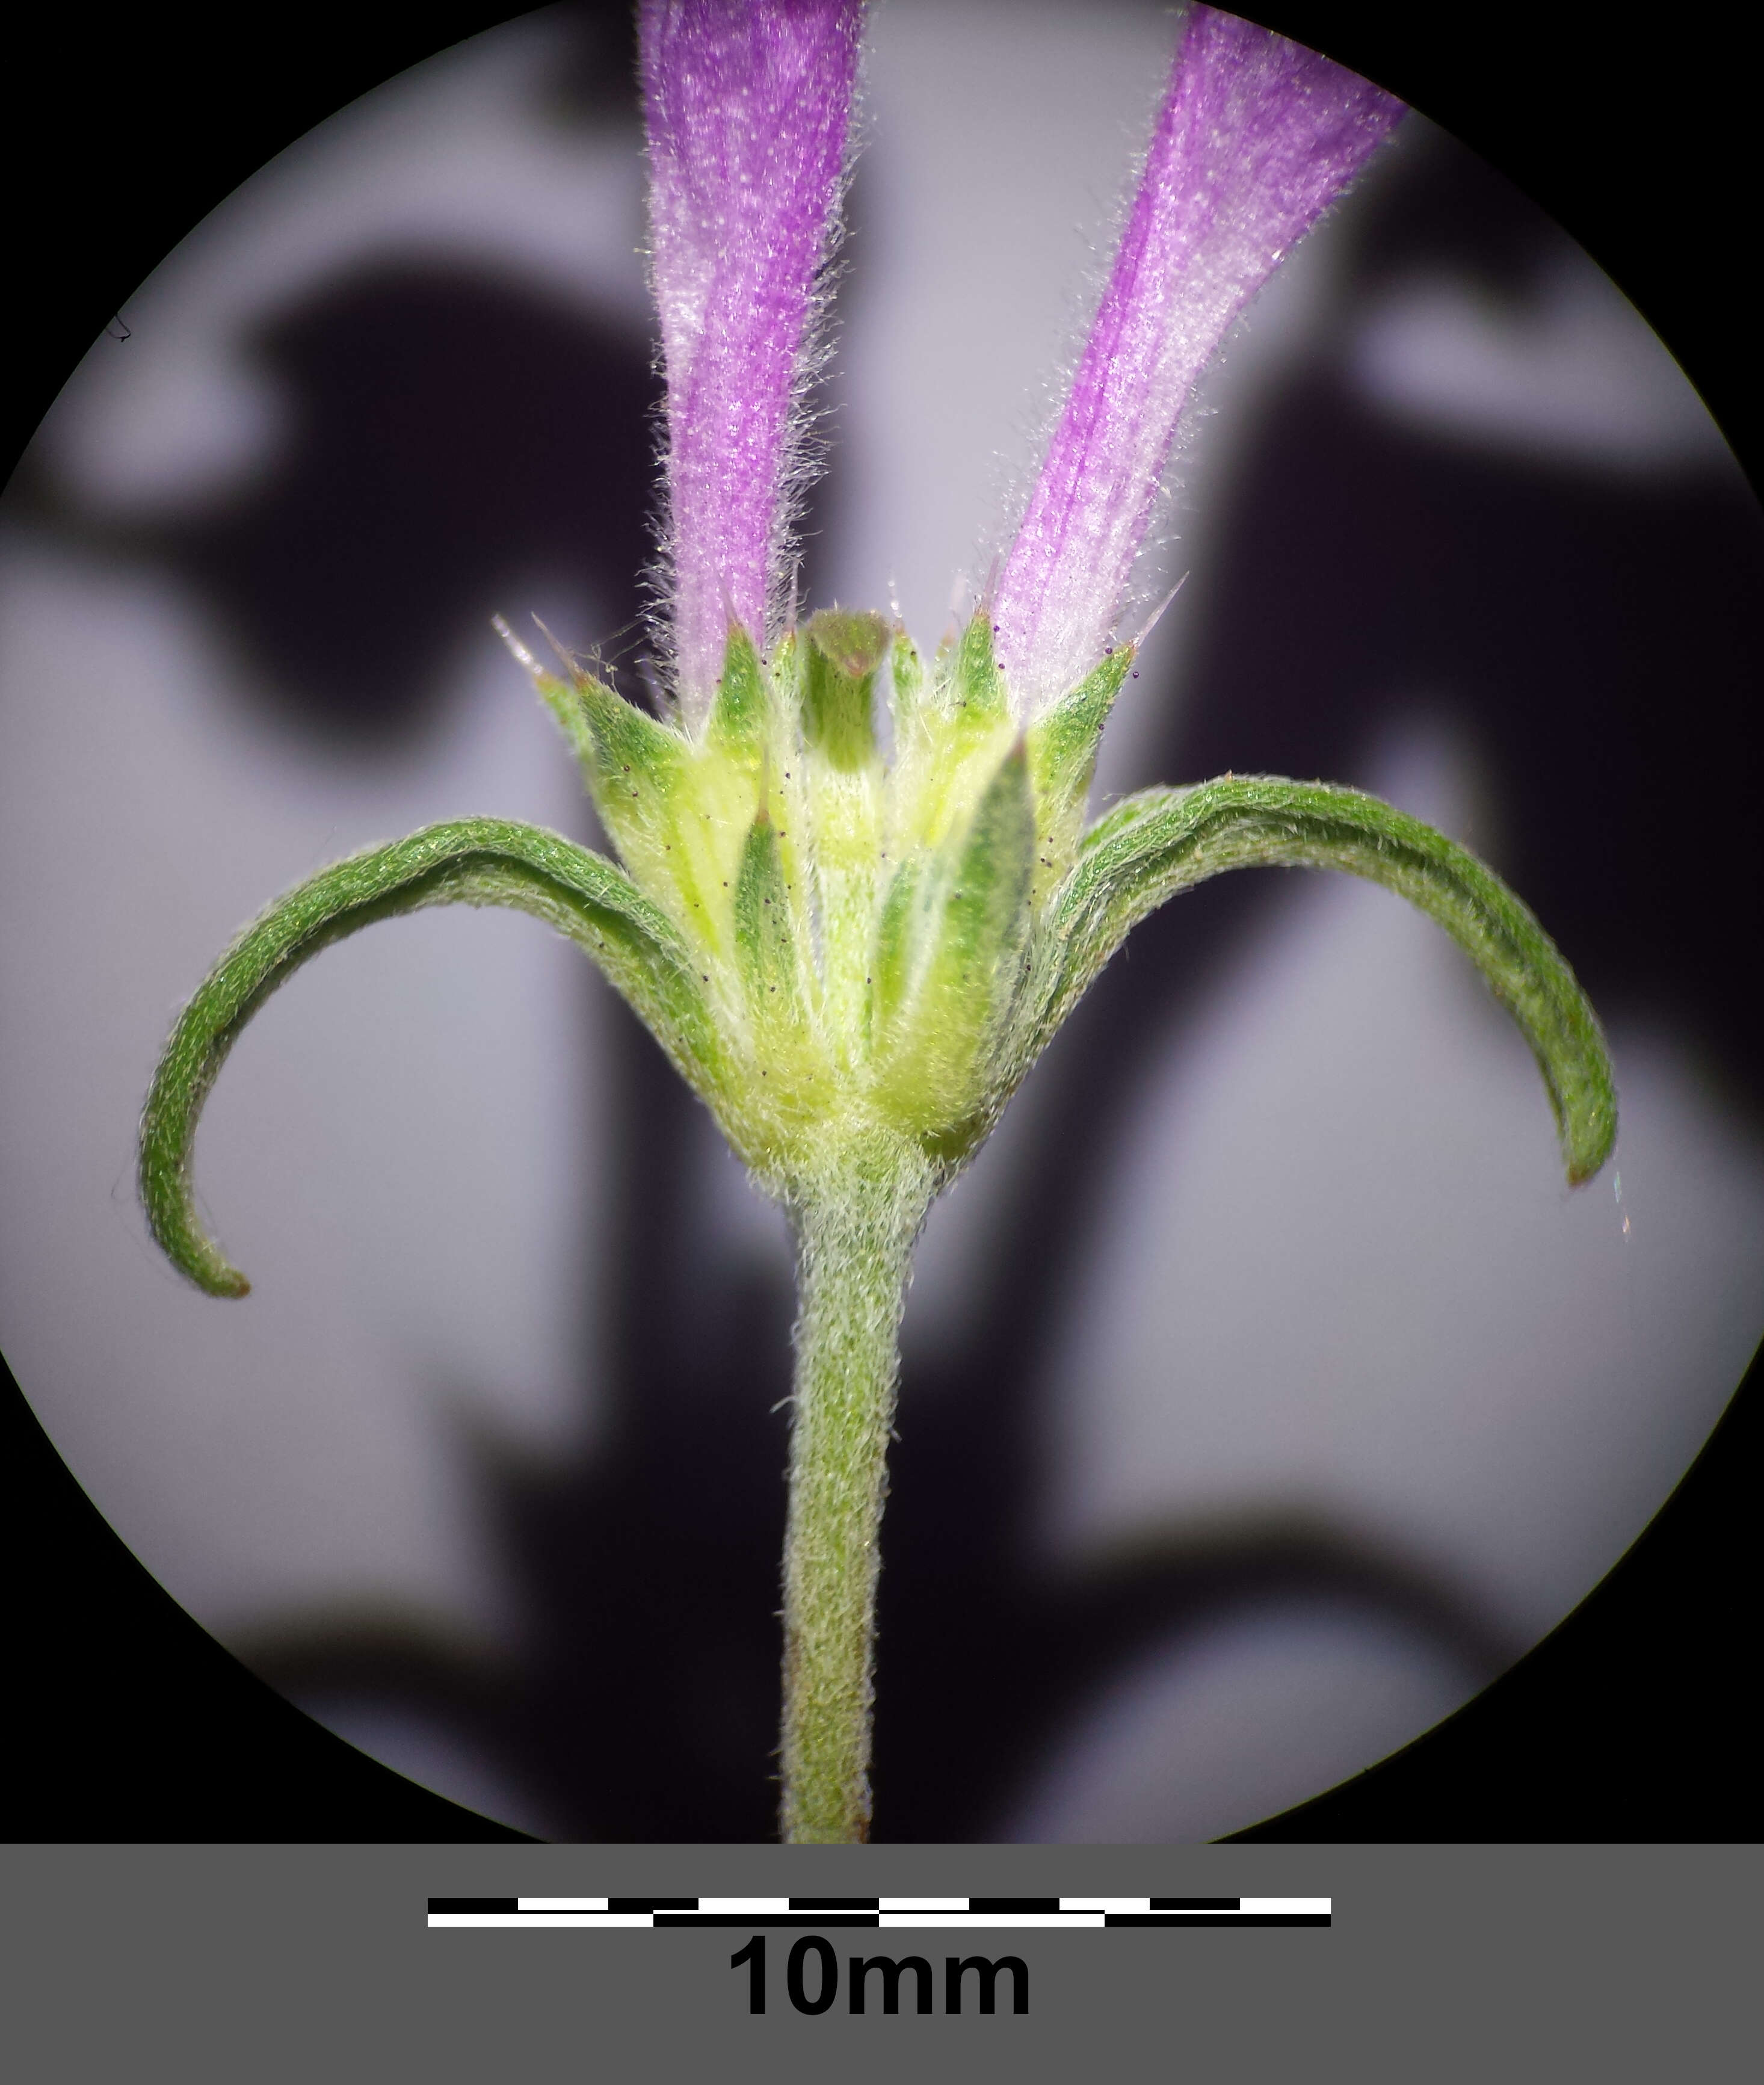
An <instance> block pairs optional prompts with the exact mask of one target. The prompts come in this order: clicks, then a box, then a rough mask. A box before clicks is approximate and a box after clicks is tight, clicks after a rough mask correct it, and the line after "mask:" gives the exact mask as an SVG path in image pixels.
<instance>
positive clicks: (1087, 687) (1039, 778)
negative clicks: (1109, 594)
mask: <svg viewBox="0 0 1764 2085" xmlns="http://www.w3.org/2000/svg"><path fill="white" fill-rule="evenodd" d="M1133 656H1134V654H1133V647H1132V646H1131V645H1130V644H1117V645H1116V646H1115V647H1114V648H1113V650H1112V651H1110V652H1109V653H1108V654H1107V655H1106V656H1105V657H1104V658H1103V660H1101V662H1100V664H1099V665H1097V667H1096V670H1095V671H1094V672H1093V673H1092V674H1091V675H1090V676H1089V677H1088V679H1087V680H1085V681H1083V682H1080V683H1079V686H1077V687H1075V688H1074V689H1073V690H1072V691H1071V694H1069V695H1066V696H1064V697H1062V699H1061V700H1060V701H1059V702H1058V703H1055V704H1054V707H1053V708H1052V709H1050V710H1049V711H1048V712H1047V714H1046V716H1044V717H1042V718H1041V720H1040V721H1039V722H1038V723H1037V724H1034V725H1033V726H1032V727H1031V728H1030V731H1029V734H1028V751H1029V779H1030V782H1031V783H1032V785H1033V788H1034V791H1035V817H1036V850H1035V855H1036V859H1035V878H1034V886H1035V887H1034V902H1035V906H1036V909H1037V911H1040V909H1041V906H1042V905H1043V904H1044V903H1045V902H1046V900H1047V898H1048V897H1049V894H1051V893H1052V891H1053V890H1054V886H1055V885H1057V884H1058V882H1059V881H1060V880H1061V879H1062V877H1064V875H1065V874H1066V870H1067V869H1068V868H1071V864H1072V861H1073V859H1074V857H1075V856H1076V854H1077V852H1078V847H1079V835H1080V834H1081V833H1082V831H1083V823H1084V806H1085V804H1086V802H1087V800H1088V798H1089V795H1090V783H1091V777H1092V775H1093V774H1094V773H1095V772H1096V748H1097V745H1098V744H1099V743H1100V741H1101V738H1102V730H1103V726H1104V725H1105V724H1106V723H1107V722H1108V721H1109V711H1110V710H1112V709H1113V707H1114V703H1115V697H1116V696H1117V694H1119V693H1120V692H1121V684H1122V682H1123V681H1125V680H1126V677H1127V670H1128V669H1129V668H1130V666H1131V665H1132V664H1133Z"/></svg>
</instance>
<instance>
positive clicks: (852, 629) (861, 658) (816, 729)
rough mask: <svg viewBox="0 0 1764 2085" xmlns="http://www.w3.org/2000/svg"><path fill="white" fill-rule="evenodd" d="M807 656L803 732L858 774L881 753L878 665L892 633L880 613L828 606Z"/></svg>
mask: <svg viewBox="0 0 1764 2085" xmlns="http://www.w3.org/2000/svg"><path fill="white" fill-rule="evenodd" d="M806 635H807V638H808V642H807V643H806V645H805V646H804V656H803V668H802V672H803V698H802V699H803V736H804V739H805V740H806V741H807V742H808V745H809V746H810V747H811V748H812V749H813V750H814V751H815V752H816V753H818V754H820V756H821V758H822V759H824V760H825V761H826V762H827V763H828V765H829V766H832V767H834V768H837V769H838V770H839V771H842V772H843V773H847V774H850V773H853V772H855V771H857V770H858V769H859V768H861V767H865V766H868V765H869V764H870V763H871V762H872V761H873V760H874V759H875V758H876V717H875V707H874V691H875V686H876V669H877V668H878V667H879V666H880V665H881V664H882V661H883V660H884V659H885V658H886V657H887V656H888V645H889V642H890V639H891V637H892V632H891V631H889V628H888V624H887V623H886V622H884V620H883V618H881V617H880V615H873V614H859V613H858V612H857V611H855V610H854V609H843V608H824V609H821V612H820V613H819V614H817V615H815V616H812V617H811V618H810V619H809V622H808V629H807V631H806Z"/></svg>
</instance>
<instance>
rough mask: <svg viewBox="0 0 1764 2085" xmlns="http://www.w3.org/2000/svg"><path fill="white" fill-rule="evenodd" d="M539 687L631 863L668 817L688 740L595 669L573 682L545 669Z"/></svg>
mask: <svg viewBox="0 0 1764 2085" xmlns="http://www.w3.org/2000/svg"><path fill="white" fill-rule="evenodd" d="M537 686H538V689H539V693H540V694H541V697H542V698H543V699H544V701H545V707H547V708H548V709H549V711H551V714H552V715H553V717H555V718H556V719H557V720H558V725H559V726H560V728H562V732H563V735H564V737H566V739H567V740H568V741H570V746H571V748H572V749H573V750H574V751H575V756H576V758H577V759H578V760H579V762H581V765H582V772H583V779H584V780H585V781H586V782H587V785H588V794H589V795H590V796H592V798H593V800H594V808H595V809H596V810H597V811H598V812H599V813H600V822H601V823H602V824H603V825H604V826H605V827H606V830H607V833H608V837H609V838H610V839H612V841H613V844H614V845H615V846H616V847H617V849H618V851H619V853H620V856H621V857H622V859H623V860H624V861H625V864H626V866H627V867H632V866H634V863H635V860H637V859H639V858H641V856H642V855H644V854H645V853H646V852H647V851H648V848H649V847H651V845H653V844H654V842H655V835H656V834H657V833H658V832H659V830H660V829H661V827H662V826H664V824H666V823H667V822H668V820H669V817H670V815H671V813H670V811H669V808H668V807H669V804H670V801H671V799H672V794H673V792H674V790H675V788H676V786H677V783H678V780H679V777H680V773H681V767H682V766H683V764H684V762H685V753H686V748H685V741H683V740H682V739H681V737H680V734H679V733H677V732H676V731H674V730H672V729H671V728H669V726H668V725H667V724H659V723H658V722H657V721H656V720H655V718H654V717H652V716H650V715H649V714H648V713H647V711H643V710H640V709H638V707H637V706H636V704H635V703H629V702H627V701H626V700H625V698H624V697H623V696H622V695H620V694H615V693H614V692H613V690H612V689H611V688H609V687H608V686H606V685H605V683H604V682H601V681H597V680H596V679H595V678H594V677H593V676H592V674H590V673H579V674H578V675H576V677H575V680H574V682H562V681H560V680H558V679H557V678H556V677H554V676H553V675H552V674H549V673H542V674H541V675H539V676H538V677H537Z"/></svg>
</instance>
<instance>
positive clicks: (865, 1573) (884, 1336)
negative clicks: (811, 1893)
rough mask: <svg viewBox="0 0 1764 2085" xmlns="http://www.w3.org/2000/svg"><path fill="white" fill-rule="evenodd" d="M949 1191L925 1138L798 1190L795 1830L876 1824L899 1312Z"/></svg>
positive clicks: (790, 1597)
mask: <svg viewBox="0 0 1764 2085" xmlns="http://www.w3.org/2000/svg"><path fill="white" fill-rule="evenodd" d="M934 1192H935V1177H934V1174H933V1170H932V1168H931V1164H930V1162H929V1161H927V1159H926V1158H925V1157H924V1156H923V1154H922V1153H921V1152H920V1151H919V1150H918V1148H917V1147H916V1145H914V1144H911V1143H910V1142H908V1141H906V1140H904V1139H900V1138H897V1137H892V1136H890V1137H886V1138H884V1137H882V1136H877V1137H875V1138H873V1139H865V1140H861V1141H859V1142H857V1143H855V1144H848V1145H846V1146H844V1147H842V1149H840V1150H838V1151H837V1153H834V1154H831V1155H830V1156H829V1162H828V1164H827V1165H826V1166H825V1169H824V1170H821V1171H820V1172H819V1173H818V1174H817V1177H816V1178H815V1179H814V1180H813V1181H812V1182H804V1183H799V1186H798V1187H797V1190H796V1191H795V1193H793V1195H792V1196H791V1201H792V1206H793V1209H794V1212H795V1228H796V1248H797V1282H798V1293H799V1299H800V1310H799V1315H798V1318H797V1321H796V1373H795V1395H794V1399H793V1406H794V1417H793V1420H792V1425H791V1471H790V1524H789V1529H788V1532H787V1535H786V1537H785V1544H784V1718H783V1743H782V1755H783V1803H782V1815H781V1819H780V1825H781V1832H782V1837H783V1838H784V1839H785V1840H787V1841H804V1840H818V1841H829V1840H831V1841H843V1840H856V1839H863V1838H864V1837H867V1835H868V1830H869V1823H870V1773H869V1769H870V1722H871V1701H872V1699H873V1694H874V1688H873V1672H874V1663H875V1639H876V1574H877V1569H878V1565H879V1561H880V1557H879V1553H878V1548H877V1543H878V1537H879V1535H880V1524H881V1519H882V1501H883V1499H884V1497H885V1496H886V1493H887V1488H888V1478H887V1467H886V1466H887V1457H888V1437H889V1434H890V1432H891V1429H892V1428H893V1419H894V1396H895V1388H896V1384H897V1380H898V1378H899V1374H900V1350H899V1331H900V1323H901V1308H902V1306H903V1304H904V1302H905V1296H906V1284H907V1278H908V1274H909V1271H910V1263H911V1258H912V1250H913V1241H914V1238H916V1237H917V1236H918V1229H919V1226H920V1225H921V1224H922V1222H923V1221H924V1217H925V1212H926V1210H927V1208H928V1207H929V1206H930V1204H931V1195H932V1194H933V1193H934Z"/></svg>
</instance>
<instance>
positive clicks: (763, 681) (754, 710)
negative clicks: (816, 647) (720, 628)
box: [705, 622, 772, 762]
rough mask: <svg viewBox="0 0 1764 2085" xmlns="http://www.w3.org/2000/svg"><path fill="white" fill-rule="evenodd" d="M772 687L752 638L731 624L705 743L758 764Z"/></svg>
mask: <svg viewBox="0 0 1764 2085" xmlns="http://www.w3.org/2000/svg"><path fill="white" fill-rule="evenodd" d="M771 716H772V703H771V687H770V681H769V680H768V677H767V675H766V672H765V666H764V665H763V664H762V663H761V659H760V655H759V653H758V652H757V651H756V650H755V649H754V646H753V639H752V638H751V637H749V636H748V634H747V631H745V630H744V629H743V628H742V626H741V625H740V623H739V622H731V624H730V625H729V640H728V643H727V648H725V650H724V652H723V675H722V678H721V679H720V680H719V682H717V693H716V699H715V702H713V703H712V704H711V706H710V721H709V724H708V725H707V727H706V734H705V736H706V742H707V743H708V744H709V745H712V746H715V748H716V749H718V750H719V751H721V752H725V753H729V754H734V755H736V757H737V758H740V757H742V756H746V757H747V758H749V759H751V760H753V761H754V762H757V761H758V759H759V758H760V754H761V749H763V747H764V746H765V741H766V737H767V735H768V728H769V726H770V723H771Z"/></svg>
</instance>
